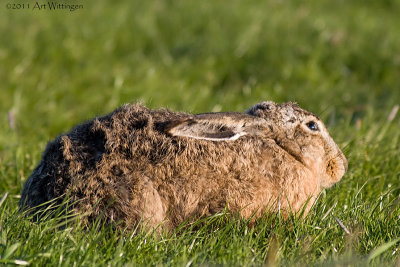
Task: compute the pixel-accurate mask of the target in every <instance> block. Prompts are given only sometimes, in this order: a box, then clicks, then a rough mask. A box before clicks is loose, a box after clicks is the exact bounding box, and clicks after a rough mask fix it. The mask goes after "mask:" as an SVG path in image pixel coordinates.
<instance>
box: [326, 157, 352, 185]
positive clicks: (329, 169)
mask: <svg viewBox="0 0 400 267" xmlns="http://www.w3.org/2000/svg"><path fill="white" fill-rule="evenodd" d="M347 168H348V163H347V159H346V157H345V156H344V154H343V153H342V151H339V152H338V153H337V154H336V155H335V156H334V157H333V158H332V159H330V160H328V163H327V166H326V174H327V176H328V177H329V181H327V184H325V185H323V187H330V186H332V185H333V184H335V183H337V182H339V181H340V179H342V177H343V175H344V174H345V173H346V171H347Z"/></svg>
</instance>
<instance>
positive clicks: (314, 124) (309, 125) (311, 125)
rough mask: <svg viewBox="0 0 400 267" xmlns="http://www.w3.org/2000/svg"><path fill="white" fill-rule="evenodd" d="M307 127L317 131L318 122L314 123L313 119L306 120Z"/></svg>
mask: <svg viewBox="0 0 400 267" xmlns="http://www.w3.org/2000/svg"><path fill="white" fill-rule="evenodd" d="M306 125H307V127H308V128H309V129H310V130H311V131H318V124H316V123H315V122H313V121H310V122H307V124H306Z"/></svg>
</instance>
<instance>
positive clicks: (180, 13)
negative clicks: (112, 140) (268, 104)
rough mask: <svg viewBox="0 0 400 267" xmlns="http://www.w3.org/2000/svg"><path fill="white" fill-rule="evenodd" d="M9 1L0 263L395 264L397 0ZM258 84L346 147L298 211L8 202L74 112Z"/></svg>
mask: <svg viewBox="0 0 400 267" xmlns="http://www.w3.org/2000/svg"><path fill="white" fill-rule="evenodd" d="M6 2H7V1H2V2H1V6H0V81H1V82H0V198H1V197H2V198H1V201H0V227H1V228H0V256H1V258H0V263H2V264H18V265H26V264H30V265H38V266H39V265H44V264H47V265H49V266H90V265H96V266H97V265H111V266H136V265H173V266H190V265H203V266H204V265H206V266H208V265H211V266H215V265H227V266H230V265H236V266H243V265H256V266H258V265H263V264H269V265H271V266H273V265H295V264H296V265H302V266H309V265H318V266H322V265H324V266H348V265H350V266H352V265H359V266H364V265H366V264H372V265H376V266H379V265H381V266H384V265H393V266H395V265H398V266H399V265H400V257H399V253H400V164H399V163H400V153H399V152H400V146H399V143H400V115H399V113H400V112H398V113H396V111H397V108H396V107H398V105H399V104H400V53H399V51H400V31H399V29H400V16H399V14H400V1H396V0H393V1H390V0H385V1H372V0H371V1H370V0H365V1H360V0H348V1H344V0H341V1H340V0H339V1H328V0H311V1H307V3H300V1H278V0H249V1H239V0H231V1H187V0H177V1H172V0H171V1H161V0H154V1H103V0H98V1H94V0H75V1H72V0H71V1H67V2H68V3H78V4H83V5H84V8H83V9H81V10H77V11H74V12H70V11H68V10H55V11H50V10H40V11H39V10H27V9H25V10H11V9H7V7H6ZM9 2H10V3H31V7H32V3H34V2H33V1H31V0H19V1H16V0H10V1H9ZM114 2H115V3H114ZM40 3H42V2H40ZM43 3H45V2H44V1H43ZM263 100H273V101H276V102H282V101H297V102H298V103H299V104H300V105H301V106H302V107H304V108H305V109H308V110H310V111H313V112H314V113H316V114H318V115H319V116H320V117H321V118H322V119H323V120H324V121H325V123H326V125H327V126H328V128H329V130H330V132H331V135H332V136H333V137H334V139H335V140H336V142H337V143H338V144H339V146H340V147H342V148H343V151H344V152H345V154H346V156H347V158H348V160H349V170H348V173H347V174H346V175H345V176H344V178H343V180H342V181H341V182H340V183H338V184H337V185H335V186H333V187H332V188H330V189H328V190H326V191H324V192H322V194H321V195H320V197H319V199H318V201H317V202H316V204H315V205H314V207H313V208H312V210H311V212H310V213H309V215H308V216H307V217H306V218H305V219H304V220H299V219H295V218H292V219H290V220H287V221H283V220H282V219H281V218H280V217H279V216H272V217H268V218H264V219H263V220H261V221H260V222H259V223H258V224H257V225H256V226H255V227H254V228H251V227H249V226H248V225H247V224H246V222H245V221H243V220H241V219H240V218H237V219H235V218H230V219H227V218H226V216H225V215H224V214H217V215H215V216H213V217H211V218H207V219H205V221H203V222H201V224H199V225H201V226H200V227H199V226H198V227H195V228H196V230H193V229H194V228H191V227H190V226H189V227H188V226H186V227H184V228H182V229H180V230H179V231H177V232H176V233H173V234H170V235H164V236H163V237H161V238H156V237H155V236H154V235H152V234H151V233H150V234H146V233H136V234H133V233H132V232H124V233H123V232H120V231H112V230H111V229H108V228H107V227H104V226H102V225H96V226H94V227H93V228H91V229H88V230H87V229H82V227H81V226H80V225H79V222H77V223H74V224H72V225H73V227H70V226H67V227H63V228H61V229H60V228H59V227H58V225H59V223H61V222H60V220H57V219H51V220H48V221H46V222H43V223H40V224H35V223H32V222H31V221H30V220H28V219H26V218H24V217H23V216H22V215H21V214H20V213H19V212H18V197H19V194H20V192H21V188H22V185H23V183H24V181H25V180H26V179H27V177H28V176H29V175H30V173H31V171H32V170H33V168H34V167H35V166H36V164H37V163H38V161H39V159H40V156H41V152H42V151H43V149H44V147H45V145H46V143H47V142H48V141H49V140H51V139H53V138H55V137H56V136H57V134H59V133H61V132H65V131H67V130H68V129H70V128H71V127H72V126H73V125H75V124H77V123H79V122H82V121H84V120H86V119H89V118H91V117H93V116H95V115H99V114H106V113H108V112H110V111H112V110H113V109H115V108H116V107H118V106H119V105H122V104H123V103H127V102H136V101H142V102H143V103H145V104H146V105H147V106H149V107H152V108H157V107H168V108H170V109H173V110H183V111H187V112H206V111H225V110H234V111H243V110H245V109H246V108H247V107H249V106H251V105H253V104H255V103H257V102H260V101H263ZM335 218H336V219H335ZM337 219H338V220H339V221H340V222H341V223H342V224H343V225H344V227H343V226H340V225H339V223H338V221H337ZM199 223H200V222H199ZM198 228H199V229H198Z"/></svg>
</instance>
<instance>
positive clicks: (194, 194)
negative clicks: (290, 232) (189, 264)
mask: <svg viewBox="0 0 400 267" xmlns="http://www.w3.org/2000/svg"><path fill="white" fill-rule="evenodd" d="M309 120H313V121H314V122H316V123H317V124H318V127H319V131H317V132H313V131H311V130H310V129H307V127H306V125H305V123H306V122H308V121H309ZM203 127H204V128H203ZM198 129H200V130H198ZM203 129H204V133H203V132H202V131H203ZM207 130H209V131H210V132H207ZM198 132H200V133H199V134H198ZM229 138H231V139H229ZM346 169H347V161H346V158H345V157H344V155H343V154H342V152H341V151H340V149H339V148H338V147H337V145H336V144H335V143H334V141H333V140H332V139H331V137H330V136H329V134H328V132H327V131H326V129H325V127H324V125H323V123H322V122H321V121H320V120H319V119H318V118H317V117H315V116H314V115H313V114H311V113H309V112H307V111H304V110H303V109H301V108H300V107H298V106H297V105H296V104H293V103H285V104H282V105H276V104H274V103H272V102H263V103H260V104H257V105H255V106H254V107H252V108H251V109H249V110H248V111H247V113H209V114H201V115H191V114H185V113H175V112H171V111H168V110H165V109H161V110H149V109H147V108H146V107H144V106H142V105H140V104H134V105H125V106H123V107H121V108H119V109H117V110H116V111H114V112H113V113H111V114H110V115H108V116H104V117H101V118H96V119H94V120H92V121H90V122H87V123H84V124H82V125H79V126H77V127H76V128H74V129H73V130H71V131H70V132H69V133H67V134H65V135H61V136H59V137H58V138H57V139H56V140H55V141H53V142H50V143H49V144H48V145H47V148H46V150H45V152H44V153H43V158H42V160H41V162H40V163H39V165H38V166H37V168H36V169H35V170H34V172H33V173H32V175H31V176H30V177H29V179H28V180H27V182H26V184H25V186H24V189H23V192H22V198H21V203H20V204H21V207H35V206H37V205H39V204H42V203H44V202H46V201H49V200H52V199H54V198H56V197H58V196H61V195H63V194H66V193H67V194H68V195H69V196H70V197H71V198H72V200H73V201H75V200H79V201H78V202H77V203H76V204H75V206H74V208H75V209H76V210H77V211H78V212H88V214H89V216H88V217H87V218H86V219H87V222H88V223H90V222H91V221H93V220H94V219H95V218H96V217H98V216H99V215H100V214H103V215H104V216H105V218H106V219H107V220H108V221H109V222H111V221H122V222H123V225H124V226H127V227H134V226H135V225H137V224H138V222H139V221H142V222H143V223H144V224H147V226H149V227H155V226H157V225H159V224H162V225H163V227H164V228H166V229H173V228H174V227H176V226H177V225H179V224H180V223H182V222H183V221H184V220H187V219H194V218H198V217H202V216H207V215H211V214H215V213H217V212H219V211H222V210H223V209H224V208H225V207H228V210H229V211H231V212H238V213H240V214H241V215H242V216H243V217H245V218H248V217H250V216H251V215H252V214H253V213H254V214H255V215H256V216H255V217H259V216H260V215H261V214H262V213H263V212H266V211H267V210H270V211H272V212H273V211H277V210H278V209H280V210H282V211H285V212H287V211H288V210H289V209H290V208H291V209H292V210H293V211H294V212H296V211H298V210H299V209H301V208H302V206H303V205H304V204H305V203H306V201H307V200H308V199H310V202H309V203H308V205H307V210H308V209H309V207H310V206H311V204H312V203H313V202H314V200H315V198H316V196H317V195H318V194H319V192H320V190H321V188H324V187H328V186H330V185H332V184H333V183H335V182H337V181H339V180H340V179H341V177H342V176H343V174H344V173H345V171H346Z"/></svg>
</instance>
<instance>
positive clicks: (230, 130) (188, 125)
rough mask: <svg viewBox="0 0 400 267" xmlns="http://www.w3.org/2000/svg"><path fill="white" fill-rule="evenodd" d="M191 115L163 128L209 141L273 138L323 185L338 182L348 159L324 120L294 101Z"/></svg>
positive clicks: (173, 133)
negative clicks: (256, 137) (240, 110)
mask: <svg viewBox="0 0 400 267" xmlns="http://www.w3.org/2000/svg"><path fill="white" fill-rule="evenodd" d="M246 113H247V114H243V113H234V112H221V113H205V114H198V115H193V116H191V117H189V118H184V119H180V120H177V121H171V122H169V123H167V124H166V127H165V129H164V130H165V131H166V132H167V133H169V134H170V135H172V136H184V137H189V138H195V139H202V140H210V141H235V140H237V139H238V138H240V137H241V136H244V135H256V136H260V137H261V138H267V139H270V140H273V141H274V142H275V143H276V144H277V145H278V146H279V147H280V148H281V149H282V150H283V151H282V153H288V154H289V155H290V156H292V157H293V158H294V159H295V160H297V161H298V162H299V163H301V164H302V165H304V166H305V167H307V168H308V169H310V170H311V171H312V172H313V173H314V174H315V175H316V176H317V177H320V185H321V187H322V188H326V187H329V186H331V185H333V184H334V183H336V182H338V181H339V180H340V179H341V178H342V176H343V175H344V173H345V172H346V170H347V160H346V158H345V156H344V155H343V153H342V151H340V149H339V147H338V146H337V145H336V143H335V142H334V141H333V139H332V138H331V137H330V135H329V133H328V131H327V130H326V128H325V125H324V124H323V122H322V121H321V120H320V119H319V118H318V117H317V116H315V115H313V114H312V113H310V112H308V111H305V110H303V109H301V108H300V107H299V106H298V105H297V104H295V103H290V102H289V103H284V104H281V105H277V104H275V103H273V102H262V103H259V104H257V105H255V106H253V107H251V108H250V109H249V110H248V111H247V112H246Z"/></svg>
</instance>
